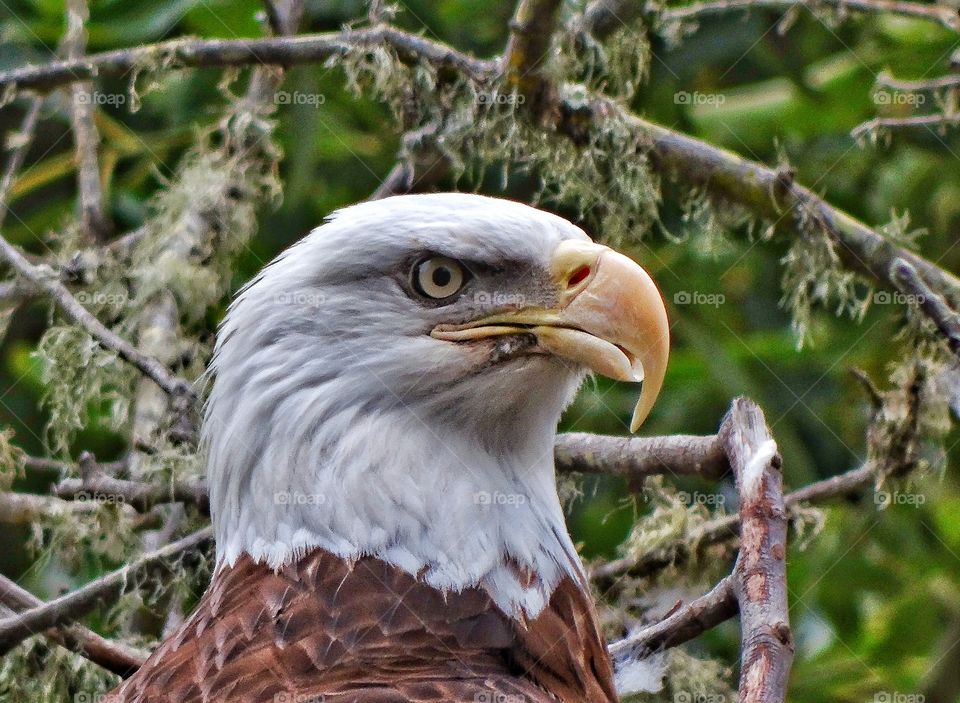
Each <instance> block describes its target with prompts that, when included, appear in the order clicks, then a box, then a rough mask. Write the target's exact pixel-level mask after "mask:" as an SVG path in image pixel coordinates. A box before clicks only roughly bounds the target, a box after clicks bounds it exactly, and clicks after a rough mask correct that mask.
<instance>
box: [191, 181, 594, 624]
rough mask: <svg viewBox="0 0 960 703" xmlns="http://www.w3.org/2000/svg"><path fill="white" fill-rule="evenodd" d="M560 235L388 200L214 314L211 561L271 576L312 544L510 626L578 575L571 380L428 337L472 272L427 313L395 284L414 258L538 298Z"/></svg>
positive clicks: (463, 203)
mask: <svg viewBox="0 0 960 703" xmlns="http://www.w3.org/2000/svg"><path fill="white" fill-rule="evenodd" d="M570 238H576V239H587V237H586V235H585V234H584V233H583V232H582V231H581V230H580V229H579V228H577V227H575V226H574V225H572V224H570V223H569V222H567V221H565V220H563V219H562V218H559V217H556V216H554V215H551V214H548V213H545V212H542V211H539V210H536V209H533V208H531V207H528V206H526V205H522V204H519V203H514V202H510V201H505V200H497V199H492V198H485V197H480V196H476V195H464V194H436V195H418V196H403V197H396V198H388V199H385V200H381V201H377V202H370V203H364V204H361V205H356V206H354V207H350V208H347V209H344V210H341V211H339V212H337V213H335V214H334V215H333V216H332V217H331V218H330V220H329V222H328V223H326V224H324V225H323V226H321V227H319V228H317V229H316V230H315V231H314V232H312V233H311V234H310V235H309V236H307V237H306V238H304V239H303V240H302V241H300V242H299V243H297V244H296V245H295V246H293V247H291V248H290V249H289V250H287V251H286V252H284V253H283V254H281V255H280V256H279V257H278V258H277V259H276V260H275V261H273V262H272V263H270V264H269V265H268V266H267V267H266V268H264V270H263V271H262V272H261V273H260V274H259V275H258V276H257V277H256V278H255V279H254V280H253V281H251V282H250V283H249V284H248V285H247V286H246V287H245V288H244V289H243V290H242V291H241V292H240V294H239V295H238V297H237V299H236V301H235V302H234V303H233V304H232V305H231V307H230V310H229V312H228V314H227V316H226V319H225V320H224V321H223V324H222V326H221V328H220V333H219V336H218V340H217V345H216V352H215V355H214V361H213V364H212V367H211V370H212V373H213V375H214V382H213V386H212V389H211V393H210V397H209V400H208V404H207V406H206V411H205V417H204V427H203V439H204V444H205V446H206V448H207V451H208V463H209V481H210V505H211V512H212V516H213V522H214V526H215V531H216V541H217V559H218V564H219V565H220V566H223V565H231V564H233V563H235V561H236V559H237V558H238V557H239V556H240V555H241V554H242V553H247V554H249V555H251V556H252V557H253V558H254V559H256V560H258V561H266V562H268V563H269V564H271V565H272V566H278V565H280V564H283V563H285V562H288V561H290V560H292V559H296V558H297V557H298V556H299V555H301V554H302V553H303V552H304V551H306V550H308V549H310V548H313V547H322V548H324V549H327V550H329V551H331V552H334V553H336V554H338V555H340V556H342V557H344V558H347V559H354V558H357V557H359V556H362V555H374V556H377V557H379V558H381V559H383V560H385V561H387V562H390V563H392V564H394V565H396V566H398V567H400V568H402V569H404V570H406V571H408V572H409V573H411V574H414V575H418V576H419V577H421V578H422V579H423V580H425V581H426V582H428V583H430V584H432V585H434V586H435V587H437V588H441V589H453V590H460V589H463V588H465V587H468V586H475V585H480V586H482V587H484V588H486V589H487V590H488V591H489V592H490V593H491V595H492V596H493V598H494V599H495V600H496V602H497V603H498V605H499V606H500V607H501V608H502V609H503V610H504V611H506V612H509V613H511V614H513V615H515V616H519V614H520V613H521V611H522V612H523V613H525V614H526V615H527V616H535V615H536V614H537V613H538V612H539V611H540V610H541V609H542V608H543V607H544V605H545V604H546V603H547V601H548V600H549V598H550V595H551V593H552V591H553V589H554V587H555V586H556V584H557V583H558V582H559V580H560V579H561V578H562V577H563V576H564V575H572V576H574V577H576V578H580V577H581V575H582V567H581V565H580V562H579V560H578V558H577V555H576V552H575V550H574V548H573V546H572V544H571V542H570V538H569V536H568V535H567V532H566V528H565V525H564V520H563V515H562V511H561V507H560V504H559V501H558V498H557V494H556V485H555V477H554V463H553V443H554V437H555V433H556V425H557V421H558V419H559V417H560V413H561V412H562V410H563V409H564V407H565V406H566V405H567V404H568V403H569V401H570V400H571V399H572V397H573V395H574V393H575V391H576V389H577V387H578V385H579V383H580V380H581V379H582V376H583V373H582V372H581V371H580V370H579V369H575V368H571V367H570V365H569V364H564V363H562V362H560V361H558V360H556V359H554V358H552V357H548V356H529V355H527V356H518V357H516V358H510V359H508V360H505V361H502V362H499V363H491V360H490V353H489V349H488V350H486V351H482V350H477V349H476V348H473V349H472V350H471V349H469V348H468V347H466V346H464V345H458V344H455V343H451V342H446V341H441V340H437V339H434V338H432V337H431V336H430V331H431V329H433V327H434V326H436V325H437V324H440V323H443V322H457V321H459V320H458V319H457V316H460V317H461V318H463V319H469V317H470V316H471V315H473V316H476V314H477V313H478V312H483V311H488V312H489V311H490V310H492V309H493V308H495V307H496V300H495V298H496V296H494V295H491V294H490V293H491V289H490V288H487V290H486V291H484V290H483V289H482V287H483V285H484V280H483V277H482V276H478V277H477V280H476V281H474V282H473V283H474V284H475V285H476V286H477V288H476V289H475V290H473V292H472V294H471V293H470V291H469V290H466V292H465V294H464V295H463V296H462V297H461V299H460V300H459V301H458V302H457V303H456V304H451V305H449V306H446V305H439V306H438V305H430V304H426V303H425V302H424V301H422V300H418V299H417V297H416V296H415V295H412V294H411V292H410V291H409V287H408V285H407V278H406V277H407V276H408V272H409V268H410V265H411V264H412V262H413V261H415V260H416V257H418V256H421V255H422V254H423V253H424V252H432V253H437V254H441V255H444V256H449V257H452V258H456V259H460V260H463V261H468V262H479V263H481V264H485V265H489V266H490V272H491V273H490V278H489V280H487V281H486V283H487V284H489V283H491V282H493V283H494V284H495V285H497V286H499V287H498V288H496V290H497V292H499V293H501V294H506V295H508V296H509V295H513V296H519V295H524V296H528V297H531V296H532V297H536V296H549V295H550V293H549V291H548V290H547V288H548V286H546V285H545V284H543V283H542V282H543V281H545V280H546V279H545V276H546V272H547V270H548V266H549V259H550V255H551V252H552V251H553V250H554V248H555V247H556V246H557V244H558V243H559V242H560V241H561V240H563V239H570ZM501 297H503V296H501ZM518 568H519V570H520V572H523V571H527V572H533V573H534V574H536V576H537V577H538V578H537V579H536V580H535V581H534V582H533V583H528V582H527V581H526V580H525V579H523V578H521V577H520V574H519V573H518Z"/></svg>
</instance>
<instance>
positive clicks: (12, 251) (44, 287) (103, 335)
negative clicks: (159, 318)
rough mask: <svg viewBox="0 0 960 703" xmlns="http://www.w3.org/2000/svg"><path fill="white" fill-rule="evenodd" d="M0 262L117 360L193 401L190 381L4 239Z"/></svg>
mask: <svg viewBox="0 0 960 703" xmlns="http://www.w3.org/2000/svg"><path fill="white" fill-rule="evenodd" d="M0 259H2V260H3V261H5V262H6V263H8V264H9V265H10V266H11V267H12V268H13V269H14V271H16V272H17V273H18V274H19V275H20V276H21V278H23V279H24V280H25V281H27V282H28V283H29V284H31V285H32V286H34V287H35V288H36V289H37V290H38V291H41V292H43V293H44V294H45V295H46V296H48V297H49V298H51V299H52V300H53V302H54V303H56V305H57V307H58V308H59V309H60V311H61V312H62V313H63V314H64V315H66V316H67V317H68V318H69V319H70V320H72V321H73V322H74V323H75V324H77V325H78V326H79V327H81V328H83V329H84V330H85V331H86V332H87V333H88V334H89V335H90V336H91V337H93V338H94V339H95V340H96V341H97V342H98V343H99V344H100V346H102V347H103V348H104V349H108V350H110V351H113V352H116V354H117V356H119V357H120V358H121V359H123V360H124V361H126V362H128V363H130V364H132V365H133V366H135V367H136V368H137V369H139V370H140V371H141V372H142V373H143V374H145V375H146V376H148V377H149V378H150V379H151V380H153V381H154V383H156V384H157V385H158V386H160V387H161V388H162V389H163V390H164V391H166V392H167V393H168V394H169V395H171V396H174V397H175V398H178V399H187V400H188V401H192V400H193V397H194V394H193V389H192V388H191V386H190V383H189V382H188V381H186V380H185V379H182V378H179V377H177V376H175V375H174V374H172V373H171V372H170V370H169V369H167V368H166V367H165V366H164V365H163V364H161V363H160V362H159V361H157V360H156V359H154V358H153V357H151V356H148V355H146V354H144V353H142V352H141V351H139V350H138V349H136V348H135V347H134V346H133V345H132V344H130V343H129V342H128V341H126V340H125V339H123V338H122V337H120V336H119V335H118V334H116V333H115V332H114V331H113V330H111V329H109V328H108V327H107V326H106V325H104V324H103V323H102V322H100V320H98V319H97V318H96V317H94V316H93V315H92V314H91V313H90V311H88V310H87V309H86V308H85V307H83V306H82V305H81V304H80V303H79V302H78V301H77V299H76V298H74V297H73V294H71V293H70V291H69V290H68V289H67V287H66V286H65V285H63V284H62V283H61V282H60V281H59V280H57V279H56V278H55V276H54V275H53V273H52V272H51V271H50V270H49V269H47V268H46V267H40V266H34V265H33V264H31V263H30V262H29V261H28V260H27V258H26V257H25V256H24V255H23V254H22V253H21V252H20V250H18V249H17V248H16V247H15V246H13V245H12V244H11V243H10V242H8V241H7V240H6V239H4V238H3V237H0Z"/></svg>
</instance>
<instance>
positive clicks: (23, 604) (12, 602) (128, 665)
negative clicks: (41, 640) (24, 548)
mask: <svg viewBox="0 0 960 703" xmlns="http://www.w3.org/2000/svg"><path fill="white" fill-rule="evenodd" d="M0 603H3V604H4V605H6V606H7V607H9V608H11V609H12V610H14V611H16V610H24V609H29V608H39V607H41V606H43V605H44V602H43V601H42V600H40V599H39V598H37V597H36V596H35V595H33V594H32V593H30V591H28V590H26V589H24V588H21V587H20V586H19V585H17V584H16V583H14V582H13V581H11V580H10V579H8V578H7V577H6V576H2V575H0ZM45 634H46V635H47V637H49V638H50V639H52V640H53V641H54V642H56V643H57V644H59V645H61V646H63V647H66V648H67V649H69V650H70V651H72V652H76V653H77V654H79V655H80V656H82V657H84V658H85V659H89V660H90V661H92V662H93V663H94V664H99V665H100V666H102V667H103V668H104V669H106V670H107V671H112V672H113V673H114V674H117V675H118V676H122V677H124V678H126V677H128V676H130V675H131V674H133V673H134V672H135V671H136V670H137V669H138V668H140V666H142V665H143V662H145V661H146V659H147V656H148V655H147V653H146V652H143V651H141V650H139V649H135V648H133V647H129V646H127V645H125V644H122V643H119V642H113V641H111V640H108V639H106V638H104V637H101V636H100V635H98V634H97V633H96V632H94V631H93V630H90V629H88V628H86V627H83V626H81V625H69V626H67V627H64V628H62V629H55V628H50V629H48V630H47V631H46V633H45Z"/></svg>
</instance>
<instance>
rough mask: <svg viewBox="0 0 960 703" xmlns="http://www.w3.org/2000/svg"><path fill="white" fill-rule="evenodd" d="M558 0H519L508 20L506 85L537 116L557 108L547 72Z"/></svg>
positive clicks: (559, 3) (504, 64) (555, 24)
mask: <svg viewBox="0 0 960 703" xmlns="http://www.w3.org/2000/svg"><path fill="white" fill-rule="evenodd" d="M561 5H562V2H561V1H560V0H521V1H520V4H519V5H518V6H517V11H516V12H515V13H514V15H513V19H511V20H510V40H509V41H508V42H507V49H506V52H505V53H504V56H503V75H504V80H505V82H506V84H507V86H508V87H509V88H510V89H511V90H513V91H516V92H517V94H518V95H521V96H523V97H524V98H525V100H524V109H526V110H528V111H529V113H530V114H531V115H535V116H536V118H537V119H543V118H544V117H546V116H545V115H544V111H545V110H549V109H553V108H555V107H556V98H555V95H554V87H553V82H552V81H551V80H550V79H549V76H548V75H547V67H548V64H549V59H550V49H551V44H552V41H553V33H554V31H555V30H556V27H557V20H558V19H559V15H560V6H561Z"/></svg>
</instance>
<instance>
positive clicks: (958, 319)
mask: <svg viewBox="0 0 960 703" xmlns="http://www.w3.org/2000/svg"><path fill="white" fill-rule="evenodd" d="M958 119H960V118H958ZM893 280H894V281H895V282H897V284H898V286H897V287H898V289H899V290H900V292H901V293H903V294H904V295H906V296H908V298H909V299H910V300H912V301H913V302H914V303H915V304H916V305H918V306H919V307H920V308H921V309H922V310H923V311H924V312H925V313H926V315H927V317H928V318H930V319H931V320H933V323H934V324H935V325H936V326H937V329H938V330H939V331H940V334H942V335H943V336H944V337H945V338H946V340H947V344H948V345H949V346H950V349H951V350H952V351H953V353H954V354H956V355H958V356H960V315H957V312H956V310H954V309H953V308H951V307H950V305H949V304H948V303H947V301H945V300H944V299H943V298H942V297H941V296H939V295H937V293H935V292H934V291H933V290H931V288H930V286H928V285H927V284H926V283H925V282H924V280H923V279H922V278H920V276H919V275H917V271H916V269H914V268H913V266H911V265H910V264H909V263H908V262H906V261H904V260H903V259H897V260H896V261H895V262H894V264H893Z"/></svg>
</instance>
